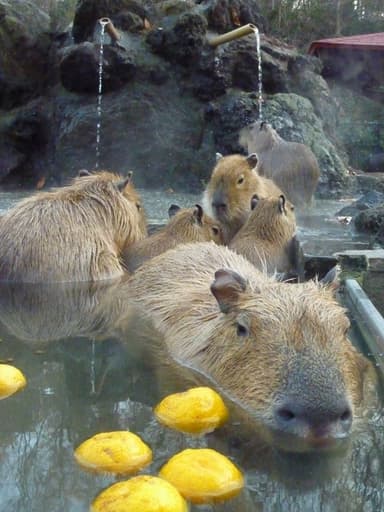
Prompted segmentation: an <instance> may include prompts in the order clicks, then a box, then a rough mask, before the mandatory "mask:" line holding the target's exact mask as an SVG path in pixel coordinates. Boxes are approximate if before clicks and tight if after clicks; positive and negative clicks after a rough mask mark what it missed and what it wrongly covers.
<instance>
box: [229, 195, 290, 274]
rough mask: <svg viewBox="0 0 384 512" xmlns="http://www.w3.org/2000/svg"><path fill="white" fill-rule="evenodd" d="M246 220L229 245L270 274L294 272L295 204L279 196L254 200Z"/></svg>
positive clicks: (256, 197) (254, 198) (255, 196)
mask: <svg viewBox="0 0 384 512" xmlns="http://www.w3.org/2000/svg"><path fill="white" fill-rule="evenodd" d="M251 209H252V211H251V213H250V214H249V217H248V220H247V222H246V223H245V224H244V226H243V227H242V228H240V230H239V231H238V232H237V233H236V235H235V236H234V237H233V239H232V240H231V242H230V244H229V247H230V248H231V249H233V250H234V251H236V252H237V253H239V254H242V255H243V256H245V257H246V258H247V260H249V261H250V262H251V263H253V264H254V265H255V266H256V267H257V268H259V269H260V270H264V271H266V272H268V273H274V272H275V271H277V272H285V273H287V272H288V273H289V272H291V271H293V270H294V269H292V262H291V254H290V244H291V241H292V237H293V236H294V234H295V231H296V216H295V212H294V206H293V205H292V203H290V202H289V201H287V200H286V199H285V196H284V195H283V194H282V195H280V196H279V197H265V198H259V197H258V196H257V195H254V196H253V198H252V200H251Z"/></svg>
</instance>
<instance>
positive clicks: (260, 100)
mask: <svg viewBox="0 0 384 512" xmlns="http://www.w3.org/2000/svg"><path fill="white" fill-rule="evenodd" d="M253 31H254V33H255V37H256V51H257V77H258V85H259V90H258V104H259V120H260V121H262V120H263V69H262V66H261V49H260V32H259V29H258V28H257V27H254V29H253Z"/></svg>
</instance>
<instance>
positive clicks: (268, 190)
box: [203, 153, 281, 241]
mask: <svg viewBox="0 0 384 512" xmlns="http://www.w3.org/2000/svg"><path fill="white" fill-rule="evenodd" d="M256 165H257V156H256V154H255V153H253V154H250V155H248V156H247V157H245V156H242V155H229V156H224V157H221V155H220V156H219V159H218V161H217V163H216V166H215V167H214V169H213V171H212V175H211V178H210V180H209V183H208V185H207V188H206V190H205V192H204V196H203V206H204V209H205V210H206V211H207V212H208V213H209V214H210V215H212V216H213V217H214V218H215V219H217V220H219V221H220V222H221V223H222V224H223V226H224V228H225V231H226V233H225V235H226V238H227V240H226V241H229V240H230V239H231V238H232V237H233V235H234V234H235V233H236V232H237V231H238V230H239V229H240V227H241V226H242V225H243V224H244V222H245V221H246V219H247V216H248V214H249V211H250V202H251V197H252V196H253V195H254V194H258V195H259V196H260V197H266V196H269V195H276V194H277V192H280V193H281V191H279V189H278V188H277V187H275V186H274V185H273V183H272V182H271V181H270V180H266V179H265V178H261V177H260V176H259V175H258V174H257V172H256V171H255V167H256Z"/></svg>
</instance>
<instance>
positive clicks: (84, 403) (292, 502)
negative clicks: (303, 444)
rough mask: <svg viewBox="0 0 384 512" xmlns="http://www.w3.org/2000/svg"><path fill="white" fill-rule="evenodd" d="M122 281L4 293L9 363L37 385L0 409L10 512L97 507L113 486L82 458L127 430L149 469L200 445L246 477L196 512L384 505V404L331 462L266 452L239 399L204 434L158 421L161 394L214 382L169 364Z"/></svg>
mask: <svg viewBox="0 0 384 512" xmlns="http://www.w3.org/2000/svg"><path fill="white" fill-rule="evenodd" d="M117 284H118V283H116V282H111V283H104V284H102V285H91V286H89V285H88V286H85V285H84V284H82V285H63V286H57V285H55V286H47V285H43V286H41V285H27V286H22V285H20V284H19V285H18V286H17V287H15V286H12V285H3V286H2V287H1V289H0V297H1V299H0V337H1V340H2V341H1V343H0V356H1V358H2V359H5V360H6V359H9V358H11V359H12V361H13V364H15V365H16V366H18V367H19V368H20V369H22V371H23V372H24V373H25V375H26V377H27V379H28V386H27V388H26V389H25V390H24V391H22V392H21V393H19V394H18V395H15V396H14V397H11V398H9V399H7V400H3V401H2V402H1V403H0V407H1V425H0V458H1V465H0V481H1V483H2V485H1V490H0V502H1V505H2V507H3V510H12V511H14V512H26V511H28V512H35V511H36V512H40V511H43V510H44V511H45V510H47V511H48V510H49V511H50V512H56V511H57V512H59V511H60V512H62V511H63V510H65V511H69V512H83V511H87V510H88V509H89V504H90V503H91V501H92V500H93V498H94V497H95V496H96V495H97V494H98V493H99V492H100V491H101V490H102V489H103V488H104V487H106V486H107V485H109V484H110V483H112V482H114V481H115V479H114V478H113V477H111V476H97V475H91V474H88V473H86V472H84V471H83V470H81V469H80V468H79V467H78V466H77V465H76V463H75V461H74V458H73V451H74V449H75V448H76V447H77V446H78V444H80V443H81V442H82V441H83V440H85V439H86V438H88V437H90V436H92V435H94V434H96V433H98V432H101V431H107V430H118V429H130V430H132V431H133V432H136V433H137V434H139V435H140V436H141V437H142V439H143V440H144V441H145V442H146V443H148V444H149V445H150V446H151V448H152V449H153V452H154V461H153V463H152V464H151V466H149V468H146V469H145V470H144V472H145V473H151V474H156V473H157V471H158V470H159V468H160V467H161V465H162V464H163V463H164V462H165V461H166V460H168V458H169V457H170V456H172V455H173V454H174V453H176V452H177V451H179V450H182V449H184V448H186V447H190V446H200V447H204V446H210V447H213V448H216V449H218V450H219V451H221V452H222V453H224V454H226V455H228V456H230V457H231V458H232V460H234V462H235V463H237V464H238V465H239V466H240V467H241V468H242V469H243V471H244V472H245V474H246V481H247V486H246V489H245V490H244V492H243V493H242V494H241V495H240V496H239V497H238V498H236V499H234V500H232V501H230V502H228V503H226V504H222V505H215V506H204V507H192V511H196V512H197V511H206V512H208V511H209V512H213V511H215V512H216V511H217V512H219V511H228V512H229V511H232V512H254V511H258V510H260V511H283V510H284V511H295V512H297V511H308V510H311V511H312V510H314V511H321V512H323V511H328V510H329V511H332V512H333V511H339V510H340V511H344V510H348V511H356V512H357V511H361V510H373V511H379V510H382V509H383V508H384V489H383V488H382V478H383V476H384V475H383V473H384V456H383V455H384V454H383V448H384V439H383V433H384V429H383V426H384V419H383V416H382V411H381V408H378V409H377V411H376V413H375V414H374V416H373V418H369V417H367V418H366V419H365V418H360V431H358V432H357V433H356V435H355V438H354V439H353V440H352V441H351V444H350V446H349V447H347V449H346V450H345V451H343V452H341V453H336V454H333V455H332V456H321V457H320V456H319V455H306V456H303V455H302V456H299V455H288V454H282V453H280V452H278V451H275V450H274V449H273V448H270V447H268V446H266V445H265V444H264V443H263V442H261V440H260V438H259V437H258V435H257V428H258V427H257V426H256V425H255V424H254V423H253V422H252V421H251V420H250V418H249V417H248V416H247V415H246V414H245V412H244V411H242V410H239V409H237V408H236V406H235V405H234V404H231V403H228V405H229V407H230V410H231V419H230V421H229V422H228V424H227V425H226V426H225V427H224V428H222V429H220V430H218V431H216V432H215V433H212V434H209V435H206V436H204V437H202V438H192V437H188V436H185V435H183V434H181V433H179V432H176V431H172V430H170V429H167V428H166V427H162V426H161V425H159V424H158V423H157V421H156V420H155V418H154V415H153V413H152V408H153V406H154V405H156V404H157V403H158V401H159V400H160V398H162V397H163V396H165V395H166V394H168V393H170V392H175V391H181V390H184V389H185V388H186V387H188V386H190V385H196V384H207V382H206V381H205V379H204V378H203V376H201V375H198V374H195V373H193V372H192V371H191V370H189V369H188V368H180V367H178V366H177V365H176V364H175V363H174V362H172V361H170V360H169V359H168V358H167V355H166V354H164V353H163V351H162V343H161V339H160V338H159V336H158V334H157V333H155V332H154V330H153V328H152V327H151V326H150V325H148V324H144V323H143V322H142V320H141V318H140V312H138V311H136V310H132V308H131V307H130V305H129V303H128V301H125V300H121V299H120V298H119V299H118V298H117V297H118V296H117V294H116V293H115V290H116V286H117ZM40 342H44V343H43V345H41V344H40ZM37 347H38V350H37ZM367 405H368V404H367Z"/></svg>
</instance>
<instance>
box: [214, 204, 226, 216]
mask: <svg viewBox="0 0 384 512" xmlns="http://www.w3.org/2000/svg"><path fill="white" fill-rule="evenodd" d="M212 208H213V210H214V211H215V212H216V215H219V216H220V215H224V214H225V213H226V211H227V205H226V204H225V203H223V202H217V203H216V202H215V203H212Z"/></svg>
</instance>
